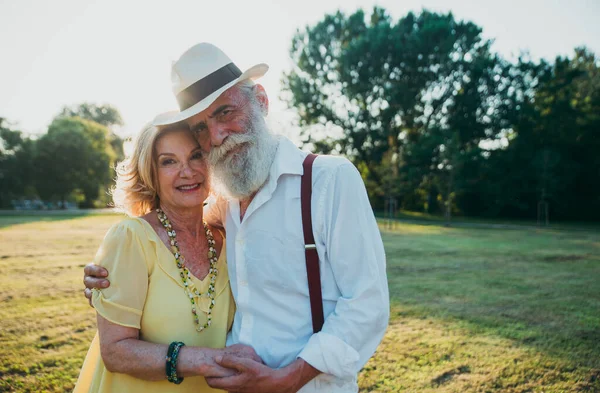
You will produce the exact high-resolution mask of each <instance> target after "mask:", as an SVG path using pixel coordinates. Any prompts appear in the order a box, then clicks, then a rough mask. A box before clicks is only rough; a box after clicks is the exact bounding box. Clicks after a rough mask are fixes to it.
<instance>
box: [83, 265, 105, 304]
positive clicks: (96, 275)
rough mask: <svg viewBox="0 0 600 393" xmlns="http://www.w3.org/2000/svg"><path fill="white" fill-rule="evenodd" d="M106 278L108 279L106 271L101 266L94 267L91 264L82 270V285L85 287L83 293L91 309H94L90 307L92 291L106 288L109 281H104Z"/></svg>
mask: <svg viewBox="0 0 600 393" xmlns="http://www.w3.org/2000/svg"><path fill="white" fill-rule="evenodd" d="M106 277H108V271H107V270H106V269H105V268H103V267H102V266H98V265H94V264H93V263H88V264H87V265H85V268H84V269H83V284H84V285H85V289H84V291H83V293H84V294H85V297H86V298H87V299H88V302H89V303H90V306H91V307H94V306H93V305H92V289H93V288H96V289H102V288H108V286H109V285H110V281H108V280H107V279H105V278H106Z"/></svg>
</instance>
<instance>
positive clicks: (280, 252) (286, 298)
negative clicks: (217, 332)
mask: <svg viewBox="0 0 600 393" xmlns="http://www.w3.org/2000/svg"><path fill="white" fill-rule="evenodd" d="M306 155H307V153H304V152H302V151H301V150H299V149H298V148H297V147H296V146H294V144H293V143H292V142H291V141H290V140H288V139H287V138H285V137H280V140H279V146H278V149H277V153H276V156H275V159H274V162H273V164H272V165H271V169H270V173H269V177H268V179H267V181H266V183H265V185H264V186H263V187H262V188H261V189H260V190H259V192H258V193H257V194H256V196H255V197H254V199H253V200H252V202H251V203H250V205H249V206H248V209H247V211H246V213H245V215H244V219H243V221H241V222H240V204H239V201H238V200H229V201H224V200H221V201H220V202H217V203H216V204H214V205H212V206H211V207H209V210H208V211H207V213H206V218H207V220H209V221H213V222H219V221H220V222H222V223H224V224H225V228H226V232H227V264H228V270H229V277H230V281H231V289H232V292H233V296H234V298H235V301H236V305H237V310H236V314H235V318H234V323H233V327H232V330H231V332H230V334H229V336H228V338H227V345H231V344H235V343H242V344H246V345H250V346H252V347H253V348H254V350H255V351H256V352H257V354H258V355H259V356H260V357H261V358H262V359H263V361H264V362H265V364H266V365H268V366H269V367H271V368H281V367H285V366H287V365H288V364H290V363H292V362H293V361H294V360H295V359H297V358H298V357H300V358H302V359H304V360H305V361H306V362H307V363H309V364H310V365H312V366H313V367H315V368H316V369H318V370H320V371H322V372H323V373H324V374H321V375H319V376H318V377H317V378H315V379H313V380H312V381H311V382H309V383H308V384H307V385H305V386H304V388H303V389H302V390H301V392H356V391H358V386H357V384H356V376H357V373H358V372H359V371H360V369H361V368H362V367H363V366H364V365H365V363H366V362H367V360H368V359H369V358H370V357H371V356H372V355H373V353H374V351H375V349H376V348H377V345H379V342H380V341H381V339H382V337H383V334H384V332H385V330H386V328H387V325H388V319H389V292H388V284H387V277H386V270H385V253H384V249H383V243H382V241H381V236H380V233H379V229H378V227H377V223H376V221H375V217H374V215H373V211H372V209H371V206H370V204H369V200H368V198H367V193H366V190H365V186H364V183H363V181H362V179H361V177H360V174H359V173H358V171H357V170H356V168H355V167H354V165H352V163H350V162H349V161H348V160H347V159H345V158H342V157H334V156H319V157H318V158H317V159H316V160H315V162H314V164H313V180H312V181H313V192H312V221H313V232H314V236H315V242H316V245H317V251H318V254H319V265H320V270H321V271H320V274H321V286H322V294H323V309H324V315H325V324H324V325H323V329H322V331H321V332H319V333H316V334H313V330H312V317H311V309H310V300H309V293H308V280H307V276H306V262H305V254H304V237H303V232H302V217H301V207H300V179H301V175H302V173H303V168H302V162H303V161H304V158H305V157H306Z"/></svg>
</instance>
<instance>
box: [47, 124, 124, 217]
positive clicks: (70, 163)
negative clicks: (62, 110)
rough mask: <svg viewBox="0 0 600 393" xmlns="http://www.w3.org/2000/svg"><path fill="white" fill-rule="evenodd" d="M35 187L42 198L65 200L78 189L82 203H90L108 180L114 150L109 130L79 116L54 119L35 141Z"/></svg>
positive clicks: (87, 205) (85, 204)
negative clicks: (83, 198) (46, 131)
mask: <svg viewBox="0 0 600 393" xmlns="http://www.w3.org/2000/svg"><path fill="white" fill-rule="evenodd" d="M37 145H38V148H37V157H36V168H37V188H38V192H39V193H40V196H41V197H42V198H44V199H53V198H58V199H60V200H61V201H63V202H65V201H66V200H67V197H68V196H69V194H71V193H72V192H73V191H75V190H77V189H78V190H81V192H82V193H83V195H84V197H85V201H84V204H83V205H84V206H86V207H91V206H93V201H94V200H95V199H96V198H97V197H98V194H99V191H100V190H101V189H107V188H108V185H109V184H110V182H111V177H112V166H113V164H114V159H115V152H114V151H113V149H112V147H111V145H110V143H109V130H108V129H107V128H106V127H104V126H102V125H100V124H98V123H96V122H93V121H89V120H85V119H82V118H79V117H59V118H57V119H55V120H54V121H53V122H52V124H51V125H50V127H49V128H48V133H47V134H45V135H44V136H42V137H41V138H40V139H39V140H38V142H37Z"/></svg>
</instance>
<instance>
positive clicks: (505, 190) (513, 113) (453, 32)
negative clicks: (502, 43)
mask: <svg viewBox="0 0 600 393" xmlns="http://www.w3.org/2000/svg"><path fill="white" fill-rule="evenodd" d="M481 33H482V29H481V27H479V26H477V25H476V24H475V23H472V22H468V21H461V20H457V19H456V18H455V17H454V16H453V15H452V14H451V13H448V14H441V13H435V12H429V11H426V10H423V11H422V12H420V13H418V14H416V13H412V12H411V13H408V14H407V15H406V16H404V17H402V18H400V19H399V20H397V21H395V20H393V19H392V17H391V16H390V15H389V14H388V13H387V12H386V10H385V9H383V8H381V7H375V8H374V9H373V11H372V12H371V13H370V14H368V15H367V14H366V13H365V12H364V11H363V10H358V11H356V12H354V13H352V14H349V15H346V14H344V13H343V12H337V13H334V14H330V15H326V16H325V17H324V18H323V19H322V20H321V21H319V22H318V23H316V24H314V25H311V26H307V27H305V28H303V29H300V30H298V31H297V33H296V34H295V36H294V38H293V41H292V45H291V49H290V55H291V58H292V60H293V63H294V68H293V69H292V71H290V72H288V73H286V74H285V75H284V76H283V86H284V93H283V94H282V97H283V98H284V99H285V100H286V101H287V103H288V106H289V107H290V108H296V110H297V112H298V116H299V119H300V124H301V126H302V134H303V138H304V139H303V140H304V143H307V144H310V145H311V146H312V147H313V149H314V150H316V151H317V152H321V153H330V152H336V153H340V154H344V155H346V156H348V157H350V158H351V160H352V161H353V162H354V163H355V165H356V166H357V167H358V168H359V170H360V172H361V173H362V175H363V178H364V180H365V182H366V184H367V189H368V192H369V196H370V198H371V200H372V202H373V204H374V206H375V207H376V209H383V208H384V206H385V205H386V201H390V200H394V201H397V206H398V208H401V209H406V210H411V211H425V212H429V213H437V214H439V213H445V214H456V213H459V214H463V215H468V216H484V217H516V218H535V217H536V216H539V215H541V216H546V217H547V215H548V214H550V215H551V216H552V217H554V218H556V219H572V220H597V219H599V218H600V181H599V180H600V154H599V152H600V72H599V66H600V63H599V61H598V59H597V58H596V57H595V55H594V54H593V53H592V52H591V51H589V50H587V49H586V48H576V49H575V50H574V53H573V55H572V56H567V57H563V56H559V57H557V58H556V59H555V60H554V61H553V62H549V61H546V60H539V61H534V60H532V59H531V58H529V56H527V54H522V55H521V56H519V58H518V59H517V60H512V61H510V60H507V59H505V58H503V57H502V56H500V55H499V54H498V53H494V51H493V50H492V43H493V42H492V41H491V40H486V39H483V38H482V35H481Z"/></svg>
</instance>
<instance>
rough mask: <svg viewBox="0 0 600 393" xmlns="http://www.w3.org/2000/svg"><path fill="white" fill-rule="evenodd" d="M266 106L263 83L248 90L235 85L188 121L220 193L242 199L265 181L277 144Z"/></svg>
mask: <svg viewBox="0 0 600 393" xmlns="http://www.w3.org/2000/svg"><path fill="white" fill-rule="evenodd" d="M251 94H254V95H251ZM267 107H268V100H267V96H266V94H265V93H264V89H263V88H262V86H260V85H254V87H253V90H252V91H250V92H249V91H247V90H241V89H240V88H239V87H238V86H234V87H233V88H231V89H229V90H228V91H226V92H225V93H223V94H222V95H221V96H220V97H219V98H218V99H217V100H216V101H215V102H213V103H212V104H211V105H210V106H209V107H208V108H207V109H206V110H204V111H202V112H201V113H199V114H198V115H196V116H193V117H192V118H190V120H189V121H188V124H189V126H190V128H191V129H192V130H193V131H194V132H195V134H196V138H197V140H198V143H199V145H200V146H201V147H202V149H203V150H204V151H205V152H206V156H207V161H208V163H209V166H210V169H211V171H212V173H213V174H214V177H213V179H214V180H215V181H214V185H215V187H216V188H217V189H218V190H219V192H220V193H222V194H226V195H230V196H233V197H236V198H239V199H243V198H247V197H249V196H250V195H251V194H252V193H254V192H256V191H257V190H258V189H259V188H260V187H261V186H262V185H263V183H264V182H265V180H266V178H267V176H268V174H269V168H270V165H271V162H272V160H273V157H274V154H275V151H276V147H277V140H276V139H275V138H274V137H273V135H271V133H270V132H269V130H268V126H267V124H266V122H265V118H264V115H265V112H266V108H267Z"/></svg>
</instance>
